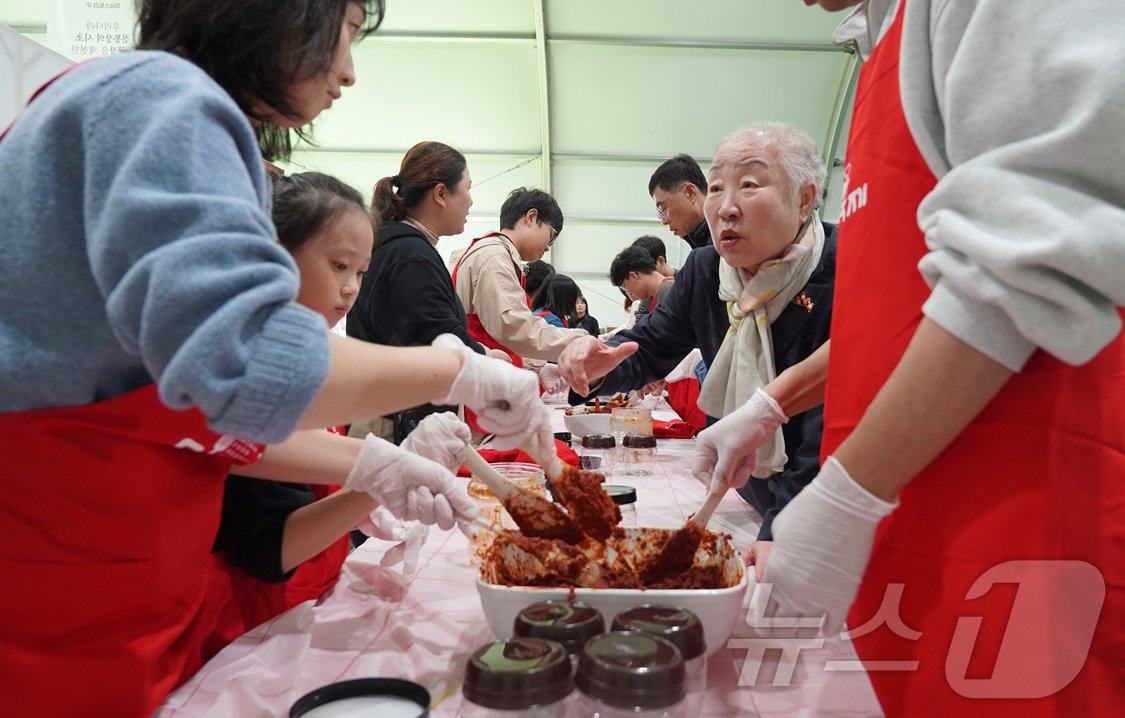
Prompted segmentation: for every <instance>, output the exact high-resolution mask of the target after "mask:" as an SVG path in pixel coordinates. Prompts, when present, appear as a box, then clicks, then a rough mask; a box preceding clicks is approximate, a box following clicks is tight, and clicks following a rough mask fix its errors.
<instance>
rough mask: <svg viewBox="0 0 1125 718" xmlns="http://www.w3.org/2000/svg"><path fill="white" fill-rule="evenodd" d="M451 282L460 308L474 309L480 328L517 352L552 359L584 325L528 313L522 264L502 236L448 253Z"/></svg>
mask: <svg viewBox="0 0 1125 718" xmlns="http://www.w3.org/2000/svg"><path fill="white" fill-rule="evenodd" d="M458 261H460V266H459V267H458V269H457V282H456V285H455V287H454V289H455V291H456V292H457V296H458V297H459V298H460V299H461V303H462V304H464V305H465V311H466V312H467V313H469V314H476V315H477V317H478V318H479V319H480V323H481V324H482V325H483V326H484V330H485V331H486V332H488V333H489V335H491V336H492V337H493V338H494V339H496V341H498V342H500V343H501V344H503V345H504V346H506V347H508V348H509V349H511V350H512V351H513V352H515V353H516V354H518V355H519V356H522V357H529V358H531V359H544V360H547V361H555V360H557V359H558V358H559V354H561V353H562V350H563V349H565V348H566V346H567V345H568V344H570V343H571V342H572V341H574V340H575V339H577V338H578V337H580V336H584V335H585V334H586V331H585V330H584V329H560V328H558V327H553V326H551V325H550V324H548V323H547V322H546V321H544V320H543V318H542V317H537V316H535V315H534V314H532V313H531V310H530V309H528V307H527V295H526V294H524V291H523V285H522V283H521V282H520V279H521V277H522V276H523V264H522V261H521V260H520V255H519V253H518V252H516V248H515V247H514V246H513V245H512V243H511V241H509V240H508V239H507V238H505V237H489V238H488V239H481V240H479V241H477V242H476V243H475V244H473V245H472V246H471V247H469V249H467V250H465V252H464V253H462V254H461V256H460V257H454V258H453V263H452V266H451V267H450V269H452V268H453V267H454V266H457V262H458Z"/></svg>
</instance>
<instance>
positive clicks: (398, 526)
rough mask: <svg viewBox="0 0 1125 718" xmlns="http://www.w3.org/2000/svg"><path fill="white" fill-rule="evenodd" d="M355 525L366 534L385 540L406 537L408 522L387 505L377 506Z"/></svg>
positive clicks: (399, 539) (400, 539)
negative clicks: (392, 511) (391, 510)
mask: <svg viewBox="0 0 1125 718" xmlns="http://www.w3.org/2000/svg"><path fill="white" fill-rule="evenodd" d="M355 527H356V528H357V529H359V530H360V531H362V532H363V533H364V535H366V536H368V537H370V538H374V539H382V540H383V541H402V540H403V539H405V538H406V524H405V523H403V521H402V519H400V518H399V517H397V516H395V515H394V514H392V513H391V512H390V509H388V508H387V507H386V506H376V507H375V508H374V509H372V511H371V513H370V514H368V515H367V517H366V518H364V519H363V520H362V521H360V522H359V523H358V524H356V525H355Z"/></svg>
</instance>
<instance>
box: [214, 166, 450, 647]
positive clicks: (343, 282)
mask: <svg viewBox="0 0 1125 718" xmlns="http://www.w3.org/2000/svg"><path fill="white" fill-rule="evenodd" d="M272 214H273V219H274V226H275V227H276V229H277V236H278V241H279V242H280V243H281V244H282V246H284V247H285V248H286V249H287V250H289V252H290V253H291V254H292V255H293V257H294V259H295V260H296V262H297V267H298V270H299V273H300V277H301V287H300V290H299V292H298V294H297V301H298V302H299V303H301V304H302V305H304V306H306V307H308V308H310V309H312V310H314V311H316V312H317V313H318V314H320V315H321V316H322V317H324V320H325V322H326V325H328V326H333V325H335V324H336V323H338V322H339V321H340V320H341V319H343V318H344V317H345V316H346V315H347V312H348V310H349V309H350V308H351V306H352V303H353V302H354V301H355V297H356V295H357V294H358V292H359V287H360V284H361V281H362V278H363V275H364V273H365V272H366V271H367V267H368V263H369V261H370V257H371V248H372V244H373V243H374V235H373V232H372V227H371V220H370V217H369V215H368V213H367V209H366V207H365V206H364V203H363V198H362V197H360V195H359V193H358V192H356V191H355V190H354V189H352V188H351V187H349V186H347V185H345V184H343V183H342V182H340V181H339V180H337V179H335V178H333V177H330V176H328V175H324V174H321V173H318V172H306V173H302V174H297V175H292V176H289V177H280V178H278V179H276V180H275V181H274V183H273V206H272ZM328 431H329V432H330V433H334V434H337V435H340V436H343V435H344V431H343V427H329V428H328ZM469 438H470V433H469V429H468V427H467V426H465V424H464V423H463V422H461V421H460V420H459V419H457V417H456V416H455V415H454V414H450V413H444V414H434V415H431V416H428V417H426V418H425V419H424V420H423V421H422V422H421V423H420V424H419V426H418V428H417V430H416V431H415V432H414V433H412V434H411V435H410V437H408V438H407V440H406V441H405V442H404V443H403V448H404V449H406V450H407V451H410V452H412V453H415V454H419V455H421V456H424V457H426V458H428V459H432V460H434V461H437V462H438V463H439V464H442V465H443V466H446V467H447V468H450V469H456V468H457V467H458V466H460V463H461V462H460V455H461V452H462V451H463V449H464V445H465V442H466V441H468V439H469ZM356 443H357V444H358V443H359V442H356ZM355 453H356V454H358V448H356V449H355ZM262 475H265V476H268V472H264V473H263V474H262ZM345 478H346V477H345V476H339V477H338V479H336V481H337V482H338V483H343V481H344V480H345ZM376 508H377V506H376V501H375V499H374V498H373V497H372V496H371V495H369V494H367V493H363V492H355V491H340V487H339V486H334V485H312V486H307V485H303V484H293V483H283V482H278V481H270V480H262V479H255V478H247V477H244V476H239V475H237V474H232V475H231V476H229V477H228V478H227V482H226V486H225V489H224V494H223V520H222V522H221V524H220V526H219V531H218V535H217V537H216V539H215V545H214V548H213V553H212V559H213V566H212V571H211V575H210V577H209V585H210V586H211V590H210V591H209V594H208V595H209V598H210V599H211V600H212V602H213V603H214V604H216V605H217V606H218V607H219V608H218V613H219V618H218V621H217V625H216V627H215V629H214V631H213V633H212V636H211V638H210V639H209V640H208V642H207V646H206V655H205V658H210V656H211V655H214V653H216V652H217V651H218V650H220V649H221V648H223V647H224V646H225V645H227V644H228V643H230V642H231V641H232V640H234V639H235V638H237V637H238V636H240V635H242V634H243V633H245V632H246V631H248V630H249V629H251V628H254V627H255V626H257V625H259V624H261V623H263V622H265V621H267V620H269V619H271V618H273V617H275V616H277V615H279V614H281V613H282V612H284V611H286V610H288V609H290V608H292V607H293V606H296V605H297V604H299V603H303V602H304V601H307V600H314V599H317V598H319V597H320V596H321V595H322V594H324V592H325V591H327V590H329V589H330V588H332V586H334V585H335V584H336V581H337V579H338V578H339V575H340V568H341V566H342V565H343V563H344V559H346V558H347V556H348V552H349V551H350V550H351V540H350V536H349V532H350V530H351V529H353V528H355V527H356V525H357V524H360V523H361V522H362V521H364V520H366V519H367V518H368V516H369V515H370V514H371V513H372V512H373V511H375V510H376ZM379 510H380V511H386V509H385V508H383V507H379ZM446 528H448V527H446Z"/></svg>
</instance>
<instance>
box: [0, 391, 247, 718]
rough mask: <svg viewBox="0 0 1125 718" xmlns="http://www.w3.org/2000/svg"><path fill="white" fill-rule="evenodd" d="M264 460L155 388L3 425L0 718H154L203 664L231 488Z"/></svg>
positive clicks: (22, 416) (14, 416) (1, 421)
mask: <svg viewBox="0 0 1125 718" xmlns="http://www.w3.org/2000/svg"><path fill="white" fill-rule="evenodd" d="M260 454H261V451H260V447H258V446H256V445H250V444H247V443H246V442H241V441H237V440H236V441H234V442H233V443H230V442H229V439H227V438H226V437H220V435H218V434H216V433H214V432H213V431H211V430H209V429H208V428H207V427H206V424H205V422H204V419H203V416H202V414H200V413H199V412H198V411H196V410H194V409H192V410H188V411H179V412H175V411H171V410H169V409H168V408H167V407H165V406H164V405H163V404H162V403H161V401H160V399H159V397H158V396H157V392H156V387H155V385H149V386H146V387H144V388H141V389H138V390H136V391H133V392H130V393H128V394H125V395H123V396H119V397H115V398H113V399H110V400H108V401H102V402H99V403H96V404H90V405H87V406H78V407H69V408H61V409H44V410H37V411H27V412H18V413H8V414H0V456H3V457H4V460H5V461H6V462H7V473H8V475H9V476H10V478H11V479H12V480H11V481H10V482H9V487H8V488H9V493H10V496H9V498H8V499H7V500H5V501H3V502H0V535H2V536H3V537H4V540H3V541H2V542H0V576H3V577H4V590H2V591H0V695H2V696H3V700H4V711H5V713H7V714H9V715H43V716H48V715H49V716H52V717H56V716H57V717H62V716H71V715H73V716H79V715H81V716H138V717H142V716H148V715H149V714H150V713H151V712H152V711H153V710H154V709H155V708H156V707H157V706H158V705H159V703H160V701H161V700H163V698H164V697H165V695H167V693H168V692H169V691H171V690H172V689H173V688H175V687H176V686H177V685H179V684H180V683H182V682H184V681H185V680H186V679H187V678H188V677H189V676H191V675H192V674H193V673H194V672H195V671H196V670H197V669H198V668H199V667H200V666H201V665H202V658H201V644H202V641H203V639H204V637H205V635H206V630H207V628H208V627H209V626H210V625H211V622H212V620H213V618H212V617H211V616H209V615H207V612H206V607H205V604H204V600H203V598H204V590H205V585H204V584H205V582H204V580H203V577H204V576H205V574H206V571H207V568H208V565H209V562H210V555H211V542H212V541H213V540H214V538H215V531H216V529H217V528H218V523H219V516H220V508H221V504H222V497H223V479H224V478H225V477H226V475H227V471H228V470H229V468H230V466H231V465H232V463H234V462H235V461H238V462H240V463H246V462H247V461H252V460H255V459H256V458H257V457H258V456H260ZM17 480H18V484H17V483H16V481H17Z"/></svg>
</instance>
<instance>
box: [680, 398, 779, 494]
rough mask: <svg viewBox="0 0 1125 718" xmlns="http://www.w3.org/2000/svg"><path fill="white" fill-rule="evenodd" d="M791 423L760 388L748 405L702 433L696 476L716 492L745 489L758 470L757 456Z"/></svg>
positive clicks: (697, 441) (697, 451) (698, 443)
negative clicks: (756, 469) (752, 473)
mask: <svg viewBox="0 0 1125 718" xmlns="http://www.w3.org/2000/svg"><path fill="white" fill-rule="evenodd" d="M787 421H789V417H788V416H786V415H785V412H783V411H782V410H781V407H780V406H778V404H777V402H776V401H774V400H773V397H771V396H770V395H769V394H767V393H766V392H765V391H764V390H762V389H761V388H759V389H758V390H757V391H756V392H754V395H753V396H751V397H750V400H749V401H747V402H746V403H745V404H743V405H742V406H740V407H738V408H737V409H735V410H734V411H732V412H731V413H730V414H728V415H726V416H724V417H723V418H722V419H721V420H720V421H718V422H716V423H714V424H712V425H711V426H709V427H707V428H706V429H704V430H703V431H701V432H699V435H698V436H696V438H695V447H696V452H695V461H694V462H693V463H692V467H691V472H692V474H693V475H694V476H695V478H697V479H699V480H700V481H702V482H703V483H704V484H706V485H707V486H708V487H709V489H710V490H711V491H712V492H714V491H717V490H720V489H727V488H731V489H740V488H742V487H743V486H745V485H746V480H747V479H748V478H749V477H750V470H751V469H753V468H754V452H756V451H757V450H758V447H759V446H761V445H762V444H764V443H765V442H766V441H767V440H769V439H771V438H773V435H774V432H776V431H777V430H778V427H780V426H781V425H782V424H784V423H785V422H787Z"/></svg>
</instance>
